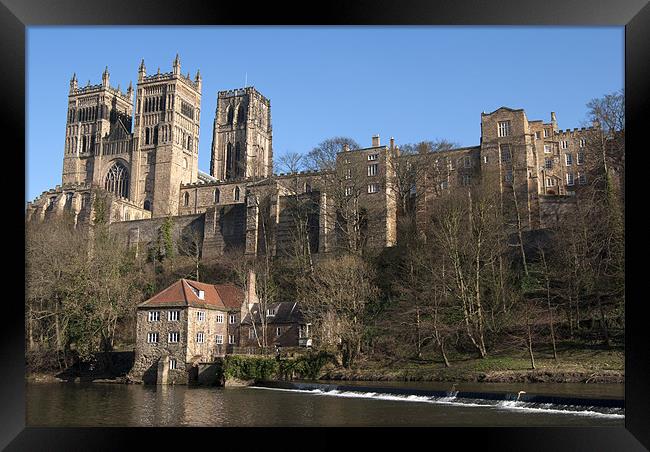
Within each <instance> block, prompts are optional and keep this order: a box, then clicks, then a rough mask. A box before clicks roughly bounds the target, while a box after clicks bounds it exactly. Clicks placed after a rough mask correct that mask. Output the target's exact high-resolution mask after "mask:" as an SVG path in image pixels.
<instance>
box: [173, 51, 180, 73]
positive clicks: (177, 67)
mask: <svg viewBox="0 0 650 452" xmlns="http://www.w3.org/2000/svg"><path fill="white" fill-rule="evenodd" d="M173 66H174V75H181V59H180V58H179V56H178V53H177V54H176V58H174V65H173Z"/></svg>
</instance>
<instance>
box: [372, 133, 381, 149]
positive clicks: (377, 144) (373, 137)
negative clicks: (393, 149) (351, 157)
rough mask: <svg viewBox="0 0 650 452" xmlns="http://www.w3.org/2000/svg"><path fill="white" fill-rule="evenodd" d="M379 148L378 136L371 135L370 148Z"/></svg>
mask: <svg viewBox="0 0 650 452" xmlns="http://www.w3.org/2000/svg"><path fill="white" fill-rule="evenodd" d="M379 146H380V144H379V135H373V136H372V147H373V148H376V147H379Z"/></svg>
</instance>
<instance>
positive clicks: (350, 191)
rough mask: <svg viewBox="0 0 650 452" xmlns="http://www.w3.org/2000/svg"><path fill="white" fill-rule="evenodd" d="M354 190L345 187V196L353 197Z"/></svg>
mask: <svg viewBox="0 0 650 452" xmlns="http://www.w3.org/2000/svg"><path fill="white" fill-rule="evenodd" d="M352 190H353V188H352V187H351V186H350V187H345V196H352Z"/></svg>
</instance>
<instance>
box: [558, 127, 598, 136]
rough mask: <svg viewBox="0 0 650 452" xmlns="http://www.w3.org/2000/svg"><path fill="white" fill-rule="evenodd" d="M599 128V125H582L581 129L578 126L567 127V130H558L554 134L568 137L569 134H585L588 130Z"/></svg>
mask: <svg viewBox="0 0 650 452" xmlns="http://www.w3.org/2000/svg"><path fill="white" fill-rule="evenodd" d="M595 130H598V127H580V128H579V129H578V128H577V127H574V128H573V129H565V130H558V131H557V132H555V133H554V134H553V135H557V136H559V137H567V136H573V135H576V134H583V133H586V132H592V131H595Z"/></svg>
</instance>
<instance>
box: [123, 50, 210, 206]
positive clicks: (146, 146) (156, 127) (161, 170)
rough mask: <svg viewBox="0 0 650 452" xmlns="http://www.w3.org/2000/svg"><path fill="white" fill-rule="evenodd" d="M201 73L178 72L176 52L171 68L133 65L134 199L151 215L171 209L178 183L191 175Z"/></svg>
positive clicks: (194, 164) (196, 150)
mask: <svg viewBox="0 0 650 452" xmlns="http://www.w3.org/2000/svg"><path fill="white" fill-rule="evenodd" d="M201 83H202V81H201V75H200V73H199V71H197V72H196V76H195V77H194V79H193V80H192V79H191V78H190V75H189V73H188V74H187V75H183V74H181V62H180V58H179V57H178V55H176V58H175V59H174V62H173V64H172V72H166V73H160V69H158V72H157V73H155V74H153V75H147V69H146V67H145V64H144V60H142V62H141V63H140V68H139V70H138V86H137V95H136V111H135V128H134V137H133V141H134V149H135V150H136V155H137V160H136V161H137V162H139V164H138V165H135V167H134V177H133V180H134V186H135V191H136V193H137V198H136V200H135V201H136V202H137V203H138V204H139V205H141V206H142V207H143V208H145V209H147V210H150V211H151V212H152V216H154V217H160V216H166V215H177V214H178V205H179V197H180V186H181V184H184V183H192V182H196V181H197V176H198V161H199V120H200V115H201Z"/></svg>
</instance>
